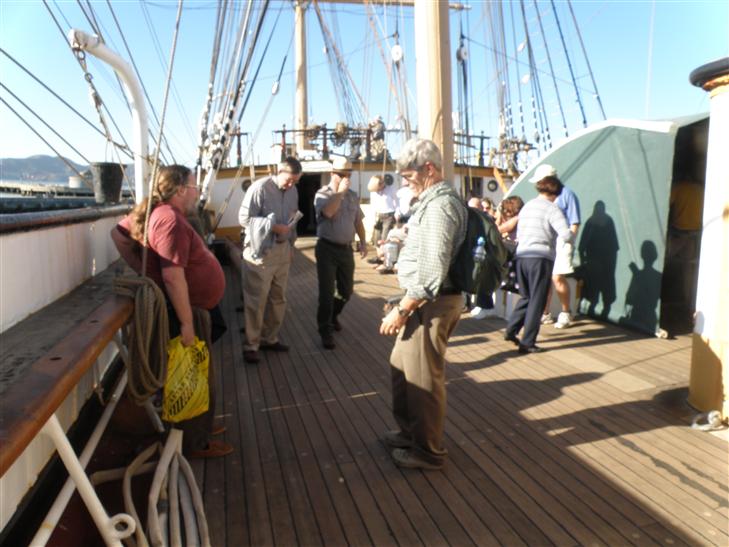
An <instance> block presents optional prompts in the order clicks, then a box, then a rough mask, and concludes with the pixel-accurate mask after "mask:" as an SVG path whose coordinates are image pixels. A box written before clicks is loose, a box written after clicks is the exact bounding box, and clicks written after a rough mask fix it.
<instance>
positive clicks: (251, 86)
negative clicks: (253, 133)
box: [237, 10, 293, 125]
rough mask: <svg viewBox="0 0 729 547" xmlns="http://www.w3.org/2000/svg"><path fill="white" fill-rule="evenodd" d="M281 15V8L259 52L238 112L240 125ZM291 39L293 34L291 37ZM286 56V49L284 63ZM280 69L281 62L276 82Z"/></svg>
mask: <svg viewBox="0 0 729 547" xmlns="http://www.w3.org/2000/svg"><path fill="white" fill-rule="evenodd" d="M280 17H281V10H279V12H278V15H277V16H276V20H275V21H274V22H273V27H272V28H271V34H270V35H269V36H268V40H267V41H266V46H265V47H264V48H263V53H261V59H260V60H259V61H258V66H257V67H256V72H255V73H254V74H253V78H251V80H250V81H251V84H250V86H248V89H247V90H246V97H245V99H243V105H242V106H241V108H240V112H239V113H238V120H237V123H238V125H240V121H241V119H242V118H243V113H244V112H245V111H246V107H247V106H248V101H249V99H250V98H251V94H252V93H253V88H254V87H255V85H256V82H257V81H258V74H259V73H260V72H261V67H262V66H263V61H264V60H265V59H266V53H267V52H268V46H270V45H271V40H272V39H273V35H274V34H275V32H276V26H277V25H278V20H279V18H280ZM291 40H293V36H292V39H291ZM289 48H291V41H289ZM287 57H288V50H287V52H286V55H284V61H283V62H284V63H286V58H287ZM281 71H283V64H282V65H281V70H280V71H279V75H278V79H277V82H278V81H280V80H281Z"/></svg>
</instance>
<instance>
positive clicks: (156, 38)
mask: <svg viewBox="0 0 729 547" xmlns="http://www.w3.org/2000/svg"><path fill="white" fill-rule="evenodd" d="M140 5H141V7H142V15H144V21H145V23H146V24H147V28H148V29H149V33H150V36H151V37H152V43H153V45H154V49H155V51H156V52H157V59H158V60H159V62H160V65H161V66H162V69H163V70H167V68H168V67H167V63H166V62H165V59H164V54H163V53H162V45H161V44H160V41H159V36H158V35H157V31H156V30H155V28H154V25H152V20H151V16H150V15H149V10H148V9H147V5H146V4H145V3H144V2H142V1H141V0H140ZM172 97H173V98H174V99H175V104H176V105H177V111H178V112H179V114H180V118H181V119H182V121H183V124H182V125H183V127H184V128H185V130H186V131H187V134H188V136H189V137H190V140H191V141H192V142H195V132H194V131H193V129H192V126H191V125H190V120H189V119H188V117H187V116H186V115H185V108H184V107H183V105H182V99H181V98H180V93H179V91H178V89H177V86H176V85H175V82H174V80H173V81H172ZM172 137H173V138H174V134H173V135H172ZM178 143H179V141H178Z"/></svg>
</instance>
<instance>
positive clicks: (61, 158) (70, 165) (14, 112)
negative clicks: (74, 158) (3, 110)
mask: <svg viewBox="0 0 729 547" xmlns="http://www.w3.org/2000/svg"><path fill="white" fill-rule="evenodd" d="M0 101H2V102H3V104H4V105H5V106H7V107H8V108H9V109H10V111H11V112H12V113H13V114H15V115H16V116H17V117H18V118H20V121H21V122H23V123H24V124H25V125H27V126H28V128H29V129H30V130H31V131H32V132H33V133H35V134H36V135H37V136H38V138H39V139H40V140H42V141H43V142H44V143H46V145H48V148H50V149H51V150H53V152H54V153H55V154H56V156H58V158H59V159H60V160H62V161H63V163H65V164H66V165H67V166H68V167H69V168H70V169H71V170H72V171H73V172H74V173H76V174H77V175H78V176H79V177H80V178H81V180H84V176H83V175H82V174H81V173H79V171H78V169H76V167H74V165H73V164H72V163H71V162H69V161H68V160H67V159H66V158H64V157H63V156H62V155H61V154H60V152H58V150H56V149H55V148H53V146H52V145H51V143H49V142H48V141H47V140H46V139H44V138H43V136H42V135H41V134H40V133H38V131H36V130H35V129H34V128H33V127H32V126H31V125H30V124H29V123H28V122H27V121H25V120H24V119H23V117H22V116H21V115H20V114H18V113H17V112H16V111H15V109H14V108H13V107H12V106H10V105H9V104H8V102H7V101H6V100H5V99H3V98H2V97H0Z"/></svg>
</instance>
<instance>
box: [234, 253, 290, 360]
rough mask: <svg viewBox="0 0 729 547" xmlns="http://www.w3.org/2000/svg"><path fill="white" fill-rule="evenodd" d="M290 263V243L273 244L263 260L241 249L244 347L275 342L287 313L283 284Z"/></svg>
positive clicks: (249, 347) (284, 283)
mask: <svg viewBox="0 0 729 547" xmlns="http://www.w3.org/2000/svg"><path fill="white" fill-rule="evenodd" d="M290 266H291V244H290V243H288V242H285V243H276V244H274V246H273V248H272V249H271V250H270V251H269V252H268V254H266V256H264V257H263V258H262V259H254V258H253V257H252V256H251V252H250V248H249V247H246V248H245V249H244V251H243V308H244V313H245V327H246V340H245V343H244V344H243V349H244V350H257V349H258V347H259V346H260V345H261V343H264V344H274V343H276V342H278V333H279V331H280V330H281V325H282V324H283V319H284V314H285V312H286V284H287V283H288V279H289V267H290Z"/></svg>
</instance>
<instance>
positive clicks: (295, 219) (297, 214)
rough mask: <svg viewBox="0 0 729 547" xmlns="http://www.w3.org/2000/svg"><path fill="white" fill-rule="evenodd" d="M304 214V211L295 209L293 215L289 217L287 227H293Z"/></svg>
mask: <svg viewBox="0 0 729 547" xmlns="http://www.w3.org/2000/svg"><path fill="white" fill-rule="evenodd" d="M303 216H304V213H302V212H301V211H296V212H295V213H294V214H293V216H292V217H291V220H289V228H293V227H294V226H296V223H297V222H299V221H300V220H301V219H302V218H303Z"/></svg>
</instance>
